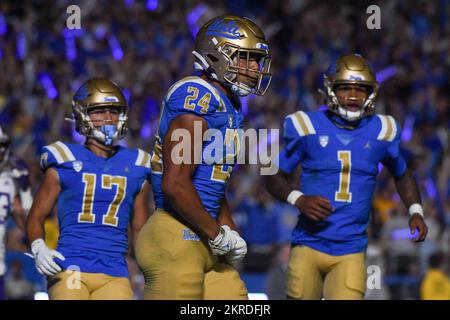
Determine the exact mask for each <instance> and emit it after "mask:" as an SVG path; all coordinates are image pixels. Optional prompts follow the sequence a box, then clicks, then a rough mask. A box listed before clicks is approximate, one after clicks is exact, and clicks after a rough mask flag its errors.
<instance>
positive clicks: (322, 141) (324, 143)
mask: <svg viewBox="0 0 450 320" xmlns="http://www.w3.org/2000/svg"><path fill="white" fill-rule="evenodd" d="M319 143H320V145H321V146H322V147H324V148H325V147H326V146H327V144H328V136H320V137H319Z"/></svg>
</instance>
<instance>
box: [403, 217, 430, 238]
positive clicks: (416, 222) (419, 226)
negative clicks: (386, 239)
mask: <svg viewBox="0 0 450 320" xmlns="http://www.w3.org/2000/svg"><path fill="white" fill-rule="evenodd" d="M408 224H409V229H410V231H411V234H414V233H415V232H416V230H419V234H418V235H417V236H416V237H415V238H414V239H412V241H413V242H422V241H424V240H425V238H426V236H427V233H428V227H427V225H426V224H425V221H424V220H423V218H422V216H421V215H420V214H418V213H414V214H413V215H412V216H411V218H409V222H408Z"/></svg>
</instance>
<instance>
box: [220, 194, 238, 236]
mask: <svg viewBox="0 0 450 320" xmlns="http://www.w3.org/2000/svg"><path fill="white" fill-rule="evenodd" d="M217 222H218V223H219V224H220V225H221V226H223V225H227V226H229V227H230V228H231V229H232V230H236V231H238V230H237V227H236V224H235V223H234V221H233V218H232V216H231V210H230V206H229V205H228V201H227V199H226V197H224V199H223V201H222V205H221V206H220V212H219V217H218V218H217Z"/></svg>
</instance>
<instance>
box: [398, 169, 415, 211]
mask: <svg viewBox="0 0 450 320" xmlns="http://www.w3.org/2000/svg"><path fill="white" fill-rule="evenodd" d="M395 186H396V188H397V192H398V194H399V195H400V198H401V199H402V201H403V203H404V204H405V206H406V208H409V207H410V206H411V205H413V204H415V203H421V199H420V192H419V187H418V186H417V183H416V180H415V179H414V177H413V176H412V174H411V171H410V170H406V172H405V174H404V175H403V176H401V177H400V178H397V179H395Z"/></svg>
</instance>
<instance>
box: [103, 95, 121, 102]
mask: <svg viewBox="0 0 450 320" xmlns="http://www.w3.org/2000/svg"><path fill="white" fill-rule="evenodd" d="M103 102H119V99H118V98H117V97H113V96H112V97H104V98H103Z"/></svg>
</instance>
